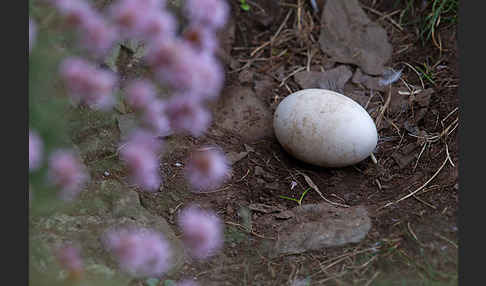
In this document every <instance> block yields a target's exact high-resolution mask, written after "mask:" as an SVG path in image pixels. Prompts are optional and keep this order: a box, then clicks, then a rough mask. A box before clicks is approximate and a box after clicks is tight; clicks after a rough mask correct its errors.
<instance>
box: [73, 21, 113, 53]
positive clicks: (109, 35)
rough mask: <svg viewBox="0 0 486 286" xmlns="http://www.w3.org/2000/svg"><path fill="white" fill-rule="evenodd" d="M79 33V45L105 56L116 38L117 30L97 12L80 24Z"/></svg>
mask: <svg viewBox="0 0 486 286" xmlns="http://www.w3.org/2000/svg"><path fill="white" fill-rule="evenodd" d="M79 33H80V36H81V38H80V43H81V45H82V46H83V47H84V48H85V49H87V50H88V51H90V52H92V53H93V54H94V55H95V56H98V57H102V56H105V55H106V54H107V52H108V51H109V50H110V49H111V47H113V45H114V43H115V41H116V40H117V39H118V32H117V30H116V29H115V28H114V27H112V26H110V24H109V23H108V22H106V21H105V20H104V19H103V18H102V17H101V16H100V15H97V14H95V15H94V16H93V17H92V18H91V19H89V20H86V21H85V22H84V23H83V24H82V25H81V26H80V29H79Z"/></svg>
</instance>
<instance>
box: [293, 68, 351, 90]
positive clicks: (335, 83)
mask: <svg viewBox="0 0 486 286" xmlns="http://www.w3.org/2000/svg"><path fill="white" fill-rule="evenodd" d="M352 75H353V72H352V71H351V69H350V68H349V67H347V66H345V65H340V66H338V67H336V68H333V69H331V70H328V71H325V72H318V71H301V72H299V73H297V74H295V75H294V79H295V81H296V82H297V83H298V84H299V85H300V87H302V88H303V89H306V88H323V89H329V90H334V91H337V92H342V90H343V88H344V85H345V84H346V82H348V80H349V79H350V78H351V76H352Z"/></svg>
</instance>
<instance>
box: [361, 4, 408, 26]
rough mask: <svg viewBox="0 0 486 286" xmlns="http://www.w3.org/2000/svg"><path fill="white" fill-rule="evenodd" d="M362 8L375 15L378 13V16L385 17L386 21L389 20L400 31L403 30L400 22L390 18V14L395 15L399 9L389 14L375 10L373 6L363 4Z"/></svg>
mask: <svg viewBox="0 0 486 286" xmlns="http://www.w3.org/2000/svg"><path fill="white" fill-rule="evenodd" d="M363 8H364V9H365V10H368V11H370V12H371V13H373V14H375V15H378V16H381V18H382V19H387V20H388V21H390V23H392V25H393V26H395V27H396V28H397V29H398V30H400V31H401V32H403V28H402V26H400V24H398V23H397V22H395V20H393V19H392V18H391V16H392V15H395V14H397V13H398V12H400V10H397V11H394V12H391V13H389V14H383V13H381V12H379V11H376V10H375V9H373V8H370V7H366V6H363Z"/></svg>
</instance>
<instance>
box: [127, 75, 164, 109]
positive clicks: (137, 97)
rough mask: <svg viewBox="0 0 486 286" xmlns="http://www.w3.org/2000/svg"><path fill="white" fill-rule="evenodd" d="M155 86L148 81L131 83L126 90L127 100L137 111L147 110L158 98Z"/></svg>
mask: <svg viewBox="0 0 486 286" xmlns="http://www.w3.org/2000/svg"><path fill="white" fill-rule="evenodd" d="M156 92H157V91H156V89H155V86H154V85H153V84H152V83H151V82H150V81H149V80H146V79H137V80H133V81H131V82H130V83H129V84H128V85H127V87H126V89H125V99H126V102H127V104H128V105H129V106H131V107H132V108H134V109H135V110H137V111H140V110H144V109H146V108H147V107H148V106H149V105H150V104H151V102H152V101H153V100H155V98H156Z"/></svg>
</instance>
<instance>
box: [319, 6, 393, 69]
mask: <svg viewBox="0 0 486 286" xmlns="http://www.w3.org/2000/svg"><path fill="white" fill-rule="evenodd" d="M321 27H322V28H321V33H320V36H319V44H320V46H321V50H322V51H323V52H324V53H326V54H328V55H330V56H331V57H332V60H333V61H336V62H340V63H351V64H356V65H358V66H359V67H360V68H361V69H362V70H363V71H364V72H365V73H368V74H371V75H381V74H382V73H383V71H384V64H385V63H386V62H387V61H388V60H390V58H391V55H392V46H391V44H390V42H389V41H388V37H387V34H386V31H385V29H383V28H382V27H380V26H379V25H378V24H376V23H374V22H372V21H371V20H370V19H369V18H368V16H367V15H366V13H365V12H364V11H363V9H362V8H361V7H360V4H359V2H358V0H347V1H341V0H328V1H326V4H325V5H324V9H323V11H322V17H321Z"/></svg>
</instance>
